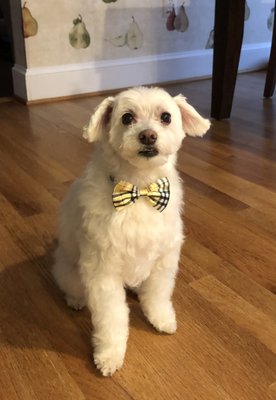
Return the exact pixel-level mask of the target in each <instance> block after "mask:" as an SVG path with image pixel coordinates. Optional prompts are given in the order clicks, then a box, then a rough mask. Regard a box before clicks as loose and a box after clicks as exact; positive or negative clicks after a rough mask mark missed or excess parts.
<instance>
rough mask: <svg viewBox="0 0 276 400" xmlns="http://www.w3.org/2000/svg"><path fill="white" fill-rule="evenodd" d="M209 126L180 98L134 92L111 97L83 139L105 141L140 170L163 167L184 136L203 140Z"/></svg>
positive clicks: (151, 91) (155, 90)
mask: <svg viewBox="0 0 276 400" xmlns="http://www.w3.org/2000/svg"><path fill="white" fill-rule="evenodd" d="M209 126H210V123H209V121H208V120H206V119H204V118H202V117H201V116H200V115H199V114H198V113H197V112H196V111H195V109H194V108H193V107H192V106H190V105H189V104H188V103H187V102H186V100H185V98H184V97H183V96H181V95H179V96H176V97H174V98H173V97H171V96H170V95H169V94H168V93H167V92H165V91H164V90H162V89H159V88H145V87H140V88H134V89H129V90H126V91H124V92H122V93H120V94H119V95H118V96H116V97H115V98H113V97H108V98H107V99H105V100H104V101H103V102H102V103H101V104H100V105H99V106H98V108H97V109H96V112H95V113H94V115H92V117H91V120H90V123H89V125H88V127H86V128H85V129H84V137H86V138H87V139H88V140H89V141H95V140H102V141H104V142H105V143H108V144H109V145H110V146H112V148H113V150H114V151H115V152H116V153H117V155H118V156H120V157H121V158H123V159H124V160H127V161H128V162H129V163H131V164H132V165H134V166H136V167H138V168H144V167H149V165H151V166H156V165H162V164H164V163H166V162H167V160H168V158H169V156H171V155H174V154H175V153H176V152H177V151H178V149H179V148H180V146H181V143H182V140H183V138H184V137H185V133H188V134H190V135H192V136H202V135H203V134H204V133H205V132H206V131H207V130H208V129H209Z"/></svg>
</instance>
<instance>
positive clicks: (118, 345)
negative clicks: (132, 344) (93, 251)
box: [84, 266, 129, 376]
mask: <svg viewBox="0 0 276 400" xmlns="http://www.w3.org/2000/svg"><path fill="white" fill-rule="evenodd" d="M100 270H101V268H100V266H97V270H96V271H94V272H93V276H91V277H90V279H88V280H87V279H85V281H86V282H84V285H85V289H86V300H87V306H88V308H89V309H90V311H91V316H92V324H93V327H94V332H93V337H92V341H93V346H94V362H95V365H96V367H97V368H98V369H99V370H100V371H101V372H102V374H103V375H104V376H109V375H112V374H113V373H114V372H115V371H116V370H117V369H119V368H120V367H121V366H122V364H123V361H124V356H125V351H126V344H127V339H128V312H129V311H128V307H127V304H126V299H125V290H124V287H123V284H122V281H121V279H119V277H117V276H113V275H111V274H110V275H108V274H107V273H106V272H105V273H102V272H97V271H100Z"/></svg>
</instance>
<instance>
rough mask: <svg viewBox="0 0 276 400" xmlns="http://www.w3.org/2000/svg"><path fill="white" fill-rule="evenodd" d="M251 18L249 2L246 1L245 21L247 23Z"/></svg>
mask: <svg viewBox="0 0 276 400" xmlns="http://www.w3.org/2000/svg"><path fill="white" fill-rule="evenodd" d="M249 17H250V8H249V6H248V4H247V1H245V9H244V20H245V21H247V20H248V19H249Z"/></svg>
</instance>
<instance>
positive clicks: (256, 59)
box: [13, 43, 270, 101]
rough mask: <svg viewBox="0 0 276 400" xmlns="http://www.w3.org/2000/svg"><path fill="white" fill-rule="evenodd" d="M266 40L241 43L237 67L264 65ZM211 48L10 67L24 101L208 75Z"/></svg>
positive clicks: (267, 44) (268, 49) (17, 93)
mask: <svg viewBox="0 0 276 400" xmlns="http://www.w3.org/2000/svg"><path fill="white" fill-rule="evenodd" d="M269 51H270V43H258V44H252V45H251V44H248V45H244V46H243V48H242V53H241V59H240V67H239V71H240V72H244V71H252V70H258V69H262V68H264V67H265V66H266V64H267V61H268V57H269ZM212 57H213V52H212V50H197V51H185V52H183V53H171V54H162V55H155V56H145V57H136V58H129V59H117V60H107V61H95V62H90V63H83V64H69V65H57V66H51V67H39V68H29V69H25V68H23V67H20V66H18V65H15V66H14V68H13V76H14V87H15V94H16V95H17V96H18V97H21V98H23V99H24V100H28V101H35V100H41V99H49V98H56V97H63V96H72V95H78V94H84V93H93V92H100V91H105V90H112V89H119V88H124V87H129V86H136V85H142V84H159V83H162V82H168V81H177V80H191V79H200V78H205V77H210V76H211V73H212Z"/></svg>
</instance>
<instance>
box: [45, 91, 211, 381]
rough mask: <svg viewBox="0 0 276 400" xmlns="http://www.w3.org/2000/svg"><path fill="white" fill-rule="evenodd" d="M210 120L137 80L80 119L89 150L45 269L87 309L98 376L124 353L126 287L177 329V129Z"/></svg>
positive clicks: (196, 131)
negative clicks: (85, 121) (88, 117)
mask: <svg viewBox="0 0 276 400" xmlns="http://www.w3.org/2000/svg"><path fill="white" fill-rule="evenodd" d="M209 126H210V123H209V121H208V120H207V119H204V118H202V117H201V116H200V115H199V114H198V113H197V112H196V110H195V109H194V108H193V107H192V106H190V105H189V104H188V103H187V102H186V100H185V98H184V97H183V96H182V95H178V96H176V97H171V96H170V95H169V94H168V93H167V92H165V91H164V90H162V89H159V88H145V87H139V88H134V89H129V90H126V91H124V92H122V93H120V94H119V95H118V96H116V97H115V98H114V97H108V98H106V99H105V100H103V101H102V102H101V104H100V105H99V106H98V108H97V109H96V111H95V113H94V114H93V115H92V117H91V120H90V122H89V125H88V126H87V127H86V128H84V137H85V138H86V139H87V140H88V141H89V142H96V144H95V151H94V154H93V158H92V161H91V162H90V163H89V164H88V166H87V169H86V171H85V172H84V174H83V176H82V177H81V178H80V179H78V180H77V181H76V182H75V183H74V184H73V185H72V187H71V189H70V190H69V193H68V194H67V196H66V198H65V200H64V201H63V204H62V207H61V213H60V238H59V247H58V249H57V251H56V262H55V265H54V268H53V273H54V277H55V279H56V281H57V283H58V285H59V287H60V288H61V290H62V291H63V292H64V293H65V295H66V300H67V303H68V305H69V306H71V307H73V308H76V309H80V308H82V307H83V306H84V305H86V306H87V307H88V308H89V310H90V311H91V315H92V324H93V327H94V332H93V346H94V361H95V364H96V366H97V368H98V369H99V370H100V371H101V372H102V374H103V375H105V376H106V375H112V374H113V373H114V372H115V371H116V370H117V369H118V368H120V367H121V366H122V364H123V360H124V356H125V351H126V344H127V339H128V313H129V311H128V306H127V303H126V295H125V287H130V288H134V289H135V291H136V292H137V294H138V297H139V300H140V303H141V307H142V309H143V312H144V314H145V315H146V317H147V318H148V320H149V321H150V323H151V324H152V325H153V326H154V327H155V328H156V329H157V330H158V331H160V332H166V333H174V332H175V330H176V318H175V311H174V308H173V305H172V302H171V296H172V291H173V288H174V281H175V275H176V272H177V268H178V260H179V254H180V248H181V244H182V242H183V226H182V220H181V208H182V187H181V182H180V179H179V176H178V173H177V171H176V169H175V163H176V153H177V151H178V149H179V148H180V146H181V142H182V139H183V138H184V137H185V134H189V135H191V136H202V135H203V134H204V133H205V132H206V131H207V130H208V129H209ZM119 181H122V182H121V183H120V184H119V189H118V188H117V192H116V191H115V194H114V193H113V191H114V187H115V186H116V184H118V182H119ZM126 182H128V184H126ZM153 182H157V184H155V185H153V186H150V185H151V184H152V183H153ZM132 185H134V187H132ZM158 185H160V188H161V189H159V186H158ZM120 187H121V191H122V193H121V194H120ZM118 190H119V192H118ZM150 191H151V192H152V193H150ZM169 191H170V198H169V193H168V192H169ZM127 192H130V193H127ZM138 197H139V198H138ZM136 200H137V201H136ZM113 203H114V204H113ZM167 203H168V204H167ZM160 211H162V212H160Z"/></svg>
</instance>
